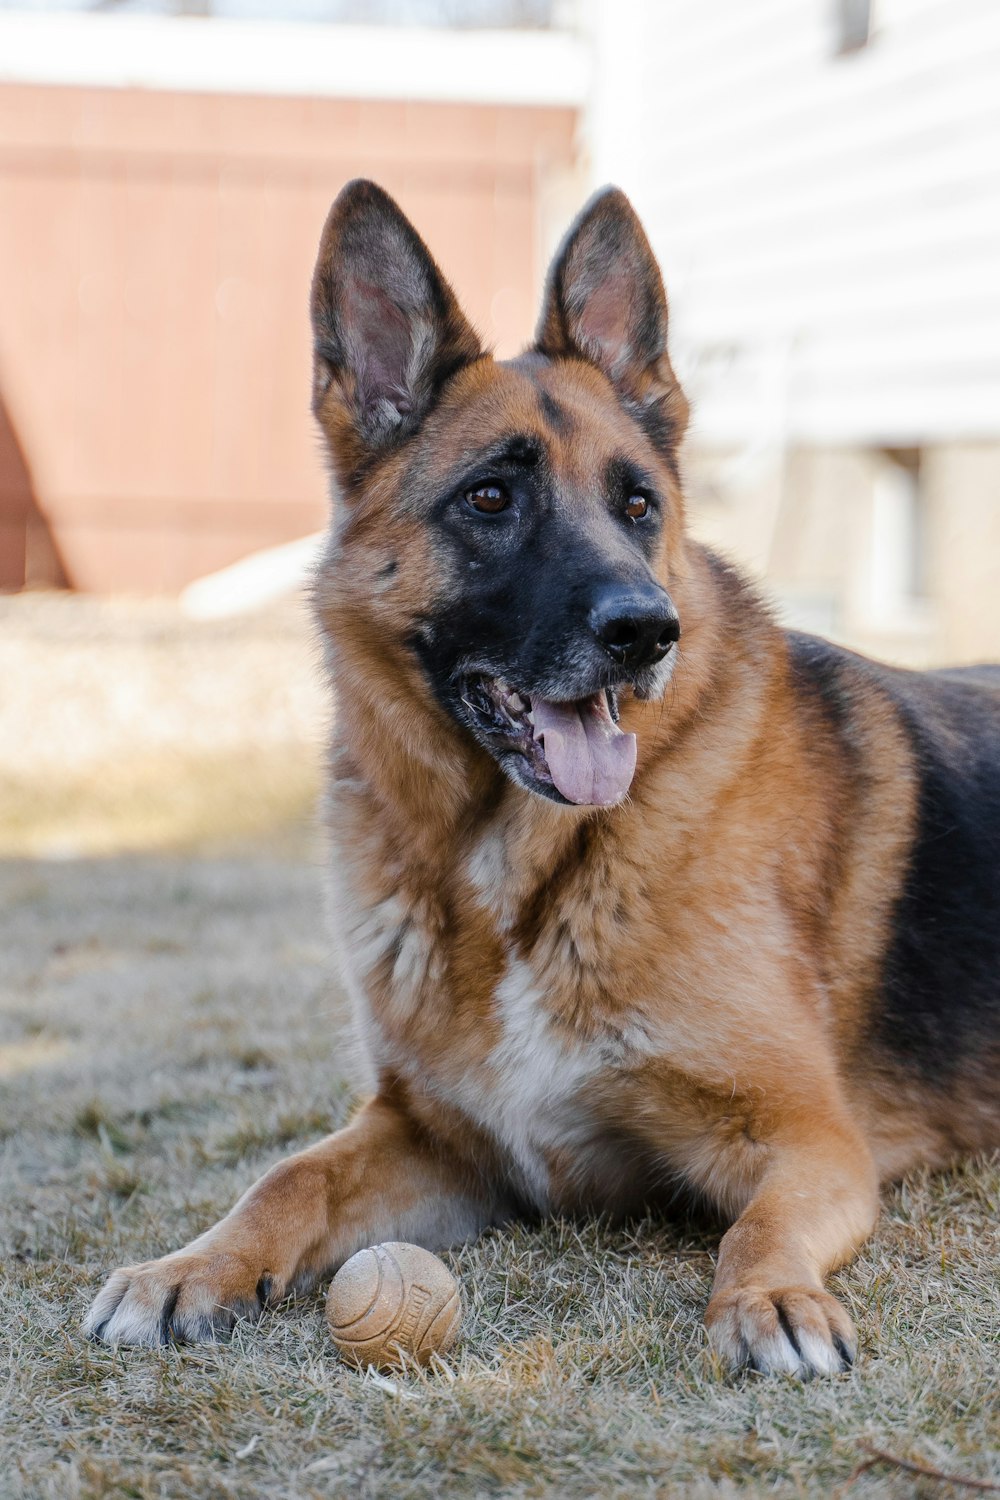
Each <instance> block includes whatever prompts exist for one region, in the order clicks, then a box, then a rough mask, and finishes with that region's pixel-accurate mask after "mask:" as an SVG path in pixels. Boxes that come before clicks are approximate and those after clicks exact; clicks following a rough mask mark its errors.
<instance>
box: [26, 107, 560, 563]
mask: <svg viewBox="0 0 1000 1500" xmlns="http://www.w3.org/2000/svg"><path fill="white" fill-rule="evenodd" d="M575 132H576V115H575V112H574V111H573V110H572V109H569V108H561V107H560V108H556V107H551V108H548V107H540V106H531V107H528V106H525V107H501V106H493V105H465V104H429V103H398V104H397V103H391V102H385V101H350V100H334V99H305V98H280V97H279V98H275V97H267V98H265V97H247V96H241V95H215V94H194V93H190V94H188V93H166V92H154V91H148V92H147V91H141V90H130V89H103V88H102V89H96V88H89V89H85V88H71V87H49V86H45V87H43V86H37V87H36V86H27V85H9V86H5V87H0V587H5V588H12V587H13V588H16V587H20V586H21V585H22V584H23V583H24V582H25V581H27V582H29V583H32V582H60V581H65V582H68V583H70V584H71V585H73V586H75V587H79V588H85V589H95V590H117V589H129V590H149V589H175V588H178V587H180V586H181V585H183V584H184V583H185V582H187V581H188V580H190V579H192V578H194V577H197V576H198V575H200V574H202V573H205V572H207V571H209V570H211V569H213V568H216V567H219V566H222V565H224V564H225V563H227V562H230V561H232V560H234V559H236V558H238V557H240V556H243V555H244V554H246V553H248V552H250V551H253V550H255V549H256V548H258V547H263V546H268V545H271V544H274V543H277V542H280V541H283V540H286V539H290V538H292V537H295V536H300V535H303V534H305V533H307V532H309V531H310V530H313V529H316V528H318V527H319V526H320V525H322V522H323V518H324V515H325V490H324V479H323V473H322V466H321V461H320V457H319V450H318V444H317V441H316V438H315V435H314V432H313V428H312V425H311V417H310V415H309V410H308V401H309V397H308V393H309V361H310V356H309V336H308V327H307V319H306V305H307V293H308V285H309V278H310V274H311V269H312V261H313V256H314V254H315V247H316V243H317V240H318V236H319V231H320V228H321V225H322V222H323V219H324V216H325V214H326V211H327V208H328V206H329V203H330V200H331V198H332V197H333V196H334V194H335V193H336V192H337V190H338V189H339V188H340V187H341V186H342V184H343V183H344V182H345V181H347V180H348V179H349V178H351V177H355V176H359V175H363V176H372V177H375V178H376V179H377V180H378V181H380V182H382V183H383V184H384V185H385V186H386V187H387V188H388V189H389V191H390V192H392V193H394V194H395V195H396V196H397V197H398V198H399V200H400V202H401V203H402V205H403V207H404V208H405V210H406V211H407V212H408V213H409V214H410V215H411V217H412V218H413V219H414V221H415V222H416V223H417V225H418V227H419V228H420V230H421V231H422V232H423V233H424V235H425V236H426V237H427V238H428V240H429V241H430V242H431V244H432V247H433V249H434V251H435V253H436V255H437V256H438V258H439V259H440V261H441V262H442V264H443V266H444V267H445V269H446V270H447V271H448V272H449V274H450V275H451V277H452V279H453V281H454V283H455V285H456V287H457V289H458V291H459V293H460V295H461V297H462V298H463V299H464V302H465V304H466V306H467V307H468V309H469V311H470V313H471V314H472V316H473V318H474V320H475V321H476V323H477V326H478V327H479V328H480V329H482V330H483V331H484V333H485V334H486V335H487V336H489V337H492V338H493V339H494V340H496V341H497V343H498V345H499V346H500V347H501V348H502V349H510V348H513V347H514V346H516V344H517V343H518V342H519V341H520V340H522V339H523V338H524V337H525V336H526V335H527V334H528V332H529V331H530V328H531V324H532V320H533V317H534V311H535V307H534V304H535V298H536V295H537V290H538V274H539V262H540V245H539V237H540V231H539V220H540V203H541V198H542V196H543V195H544V193H545V191H546V183H547V182H548V181H550V180H551V179H552V177H553V175H555V176H558V174H559V173H560V172H562V171H565V170H567V169H568V168H569V167H570V165H571V163H572V161H573V155H574V147H575Z"/></svg>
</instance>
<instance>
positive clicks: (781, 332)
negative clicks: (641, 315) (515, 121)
mask: <svg viewBox="0 0 1000 1500" xmlns="http://www.w3.org/2000/svg"><path fill="white" fill-rule="evenodd" d="M592 16H593V19H594V27H595V32H596V51H597V58H598V66H597V80H596V81H597V96H596V100H595V103H594V108H593V111H592V116H591V121H590V126H591V128H590V141H591V155H592V161H593V166H594V176H595V181H598V182H600V181H608V180H615V181H618V182H620V183H621V184H622V185H623V186H624V187H625V188H626V190H627V191H629V192H630V193H631V195H632V196H633V198H634V201H635V202H636V206H637V207H638V209H639V211H640V212H641V213H642V215H643V217H644V219H645V221H646V223H647V226H648V228H649V230H650V231H651V235H652V238H653V240H654V243H655V245H656V249H657V251H658V253H659V255H660V257H661V262H662V265H663V268H664V273H665V276H666V279H667V286H668V291H669V292H670V294H671V303H672V309H673V320H674V321H673V328H674V344H675V352H676V354H677V358H678V364H679V365H680V368H681V373H682V376H683V377H685V378H686V380H687V383H688V384H689V386H690V388H691V392H692V394H693V395H694V397H695V401H696V412H697V416H696V426H695V429H694V431H695V436H696V437H700V439H701V440H702V441H704V442H709V443H724V444H732V443H735V444H740V445H742V444H746V443H758V442H764V443H766V444H767V445H769V446H770V445H773V444H774V443H775V442H776V441H777V442H780V443H784V442H807V443H808V442H834V443H873V444H886V445H889V444H909V443H914V444H917V443H931V442H939V441H948V440H952V439H957V438H990V437H994V438H995V437H1000V3H998V0H881V3H879V0H876V7H875V18H874V21H875V29H874V34H873V37H872V40H871V42H870V44H869V45H868V46H867V47H866V48H864V49H863V50H862V51H860V52H857V53H853V54H848V55H845V56H838V55H837V53H836V33H835V24H834V22H835V4H834V0H595V3H594V7H593V10H592Z"/></svg>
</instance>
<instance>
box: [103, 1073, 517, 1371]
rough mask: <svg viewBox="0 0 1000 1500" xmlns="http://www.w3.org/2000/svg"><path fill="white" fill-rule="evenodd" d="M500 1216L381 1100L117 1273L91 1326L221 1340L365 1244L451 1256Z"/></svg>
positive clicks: (107, 1332) (462, 1171)
mask: <svg viewBox="0 0 1000 1500" xmlns="http://www.w3.org/2000/svg"><path fill="white" fill-rule="evenodd" d="M494 1216H495V1208H494V1205H492V1204H491V1203H490V1202H489V1201H488V1200H487V1196H486V1194H485V1191H484V1190H483V1189H482V1188H481V1186H480V1185H479V1184H478V1183H477V1181H476V1179H475V1178H474V1176H473V1175H472V1174H471V1173H470V1172H469V1170H468V1168H466V1167H464V1166H462V1165H461V1164H459V1163H458V1162H457V1161H455V1160H453V1159H451V1158H450V1157H449V1155H448V1153H447V1152H444V1151H439V1150H437V1149H436V1148H435V1146H433V1145H432V1144H431V1143H430V1142H428V1141H427V1139H426V1137H425V1136H423V1135H421V1134H420V1133H418V1131H417V1130H416V1129H415V1127H414V1125H413V1123H412V1122H411V1120H410V1119H409V1117H408V1116H407V1114H406V1113H405V1111H404V1110H403V1109H402V1108H400V1107H399V1106H398V1105H397V1104H396V1103H395V1102H393V1101H392V1100H390V1099H386V1098H376V1099H373V1100H372V1101H371V1102H370V1103H368V1104H367V1105H365V1107H364V1108H363V1109H362V1110H361V1112H360V1113H359V1114H358V1115H357V1116H356V1118H355V1119H354V1120H353V1121H352V1122H351V1124H349V1125H348V1126H347V1127H346V1128H345V1129H344V1130H341V1131H338V1133H337V1134H336V1135H332V1136H328V1137H327V1138H326V1139H325V1140H323V1141H320V1142H319V1143H318V1144H317V1145H315V1146H312V1147H310V1148H309V1149H308V1150H306V1151H301V1152H299V1153H298V1154H297V1155H295V1156H290V1157H288V1158H287V1159H286V1160H285V1161H281V1162H278V1164H277V1165H276V1166H274V1167H272V1168H271V1170H270V1171H269V1172H267V1173H266V1174H265V1175H264V1176H263V1177H262V1178H261V1179H260V1181H259V1182H257V1183H255V1184H254V1186H253V1187H252V1188H250V1190H249V1192H247V1193H245V1194H244V1196H243V1197H242V1198H241V1199H240V1200H239V1202H238V1203H237V1204H236V1206H235V1207H234V1208H233V1209H231V1210H230V1212H229V1213H228V1214H227V1215H226V1216H225V1218H224V1219H221V1220H220V1221H219V1223H218V1224H216V1225H215V1226H214V1227H213V1228H212V1229H209V1230H208V1231H207V1232H206V1233H205V1234H202V1235H200V1236H199V1237H198V1238H197V1239H196V1240H193V1241H192V1242H191V1244H189V1245H187V1246H185V1248H184V1249H182V1250H178V1251H175V1252H174V1253H173V1254H171V1255H166V1256H163V1257H162V1259H160V1260H152V1261H144V1262H142V1263H141V1264H139V1265H135V1266H127V1267H125V1268H123V1269H121V1270H118V1271H115V1272H114V1273H113V1275H112V1276H111V1277H110V1279H109V1280H108V1281H107V1283H106V1284H105V1286H104V1288H103V1290H102V1291H101V1292H100V1293H99V1295H98V1297H97V1298H96V1300H95V1301H94V1303H93V1306H92V1307H91V1309H90V1312H89V1314H88V1315H87V1319H86V1323H85V1328H86V1331H87V1332H88V1333H89V1334H90V1335H91V1336H92V1337H94V1338H99V1339H103V1340H105V1341H106V1342H107V1343H110V1344H161V1343H168V1342H169V1341H170V1340H171V1339H185V1340H191V1341H194V1342H202V1341H206V1340H210V1339H212V1338H214V1337H216V1336H217V1335H218V1334H219V1333H220V1332H223V1331H225V1330H226V1329H228V1328H230V1327H231V1326H232V1324H233V1323H234V1321H235V1319H236V1318H237V1317H239V1316H241V1315H242V1316H246V1315H252V1314H255V1313H257V1312H259V1311H261V1310H262V1309H263V1308H264V1307H265V1306H266V1305H267V1304H268V1303H274V1302H276V1301H278V1300H280V1299H281V1298H282V1297H283V1296H284V1295H285V1293H286V1292H288V1291H289V1290H290V1289H292V1288H294V1287H303V1286H308V1285H310V1284H311V1283H312V1282H314V1281H315V1280H316V1279H317V1278H318V1277H319V1276H321V1275H322V1274H323V1273H324V1272H327V1271H331V1270H333V1269H334V1268H335V1267H337V1266H339V1265H341V1264H342V1263H343V1261H345V1260H346V1259H347V1258H348V1256H350V1255H352V1254H353V1253H354V1251H355V1250H358V1249H360V1248H361V1247H362V1246H364V1245H369V1244H374V1243H377V1242H378V1241H380V1240H385V1239H401V1240H410V1241H413V1242H415V1243H417V1244H420V1245H424V1246H426V1247H427V1248H428V1249H431V1250H434V1249H441V1248H443V1247H445V1246H447V1245H449V1244H456V1243H459V1242H460V1241H462V1240H464V1239H468V1238H470V1237H471V1236H473V1235H474V1234H476V1233H477V1232H478V1231H479V1230H480V1229H482V1228H484V1227H485V1226H486V1225H487V1224H488V1223H489V1222H491V1221H492V1219H493V1217H494Z"/></svg>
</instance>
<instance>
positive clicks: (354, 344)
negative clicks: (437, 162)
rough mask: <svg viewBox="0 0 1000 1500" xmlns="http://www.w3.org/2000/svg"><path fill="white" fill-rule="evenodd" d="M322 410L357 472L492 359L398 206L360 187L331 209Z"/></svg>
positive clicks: (316, 279)
mask: <svg viewBox="0 0 1000 1500" xmlns="http://www.w3.org/2000/svg"><path fill="white" fill-rule="evenodd" d="M312 326H313V339H314V369H313V411H314V412H315V413H316V416H317V417H318V418H319V420H320V422H321V424H322V426H323V428H324V430H325V431H326V433H327V436H328V438H329V441H330V444H331V448H332V449H333V451H334V455H335V457H337V458H338V459H339V460H340V461H341V462H345V463H346V466H347V468H348V469H349V470H351V471H357V469H358V468H359V467H360V466H362V465H363V461H364V459H365V457H374V456H375V455H376V454H378V453H380V452H382V451H385V450H387V449H389V448H391V447H394V446H395V445H396V444H397V443H399V442H400V441H401V440H402V439H403V438H405V437H407V436H409V434H410V433H411V432H413V431H414V430H415V429H416V428H417V427H418V426H419V425H420V423H421V422H422V421H423V419H424V417H425V416H426V414H427V412H428V410H429V409H430V407H431V405H432V403H433V401H434V398H435V396H436V395H437V392H438V391H439V390H440V387H441V385H442V384H443V383H444V381H445V380H447V379H448V377H449V376H450V375H452V374H454V372H455V371H456V370H458V369H459V368H460V367H461V366H462V365H464V364H467V363H468V362H469V361H471V360H474V359H476V358H477V357H478V356H479V355H480V353H481V352H482V350H481V347H480V344H479V340H478V339H477V338H476V335H475V333H474V332H473V330H472V328H471V327H470V325H469V323H468V322H467V320H466V318H465V317H464V315H463V313H462V311H461V309H460V307H459V305H458V302H457V300H456V298H455V294H454V292H453V291H452V290H451V287H450V286H449V285H448V283H447V282H446V281H445V279H444V277H443V276H442V275H441V272H440V271H439V270H438V268H437V266H436V265H435V264H434V261H433V259H432V258H431V255H430V252H429V251H428V249H427V247H426V246H425V244H424V243H423V241H422V240H421V238H420V236H419V235H418V234H417V232H416V230H415V229H414V228H413V225H412V224H411V223H410V221H409V220H408V219H407V218H406V217H405V215H404V214H403V213H402V212H401V211H400V209H399V208H398V207H397V205H396V204H395V203H394V202H393V200H392V199H391V198H390V197H389V195H388V193H385V192H383V191H382V189H381V188H380V187H377V186H376V184H375V183H374V182H364V181H357V182H350V183H348V185H347V187H345V188H344V189H343V190H342V192H341V193H340V194H339V195H338V197H337V198H336V200H335V202H334V204H333V207H332V208H331V210H330V213H329V216H328V218H327V221H326V225H325V227H324V229H323V238H322V240H321V241H320V247H319V257H318V259H317V261H316V270H315V272H314V274H313V283H312Z"/></svg>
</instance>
